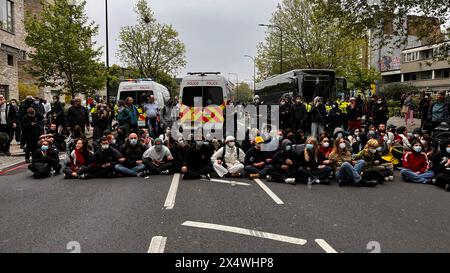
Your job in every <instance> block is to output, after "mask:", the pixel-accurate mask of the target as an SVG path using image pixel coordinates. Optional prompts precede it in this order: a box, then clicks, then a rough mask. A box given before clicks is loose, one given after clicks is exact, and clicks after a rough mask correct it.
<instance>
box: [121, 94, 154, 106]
mask: <svg viewBox="0 0 450 273" xmlns="http://www.w3.org/2000/svg"><path fill="white" fill-rule="evenodd" d="M150 95H154V93H153V91H150V90H140V91H122V92H120V97H119V100H123V101H125V100H126V99H127V98H132V99H133V104H134V105H137V106H141V105H143V104H144V103H146V102H147V97H148V96H150Z"/></svg>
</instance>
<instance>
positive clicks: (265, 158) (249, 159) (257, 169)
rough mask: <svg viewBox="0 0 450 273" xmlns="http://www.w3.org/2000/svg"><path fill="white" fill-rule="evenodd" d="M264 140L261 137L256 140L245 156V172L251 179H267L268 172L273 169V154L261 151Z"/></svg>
mask: <svg viewBox="0 0 450 273" xmlns="http://www.w3.org/2000/svg"><path fill="white" fill-rule="evenodd" d="M263 143H264V139H263V138H262V137H260V136H258V137H256V138H255V144H254V146H253V147H252V148H250V149H249V150H248V152H247V154H246V155H245V165H246V166H245V169H244V170H245V172H246V173H247V174H248V175H249V177H250V179H256V178H260V177H261V178H262V177H266V175H267V171H268V170H270V169H273V165H272V163H273V159H272V154H271V153H270V152H267V151H262V150H261V144H263Z"/></svg>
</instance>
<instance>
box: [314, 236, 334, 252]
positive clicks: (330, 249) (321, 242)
mask: <svg viewBox="0 0 450 273" xmlns="http://www.w3.org/2000/svg"><path fill="white" fill-rule="evenodd" d="M315 241H316V243H317V244H318V245H319V246H320V247H321V248H322V249H323V250H325V252H326V253H338V252H337V251H336V250H335V249H334V248H333V247H332V246H330V244H328V243H327V242H326V241H325V240H324V239H316V240H315Z"/></svg>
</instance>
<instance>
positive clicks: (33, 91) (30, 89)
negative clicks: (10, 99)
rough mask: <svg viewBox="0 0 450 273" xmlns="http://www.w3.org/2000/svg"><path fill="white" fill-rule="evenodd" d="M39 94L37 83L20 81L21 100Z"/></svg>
mask: <svg viewBox="0 0 450 273" xmlns="http://www.w3.org/2000/svg"><path fill="white" fill-rule="evenodd" d="M38 95H39V87H38V86H37V85H35V84H24V83H19V100H20V101H23V100H24V99H25V98H26V97H27V96H33V97H37V96H38Z"/></svg>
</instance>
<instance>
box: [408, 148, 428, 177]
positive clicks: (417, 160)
mask: <svg viewBox="0 0 450 273" xmlns="http://www.w3.org/2000/svg"><path fill="white" fill-rule="evenodd" d="M403 167H404V168H406V169H410V170H411V171H413V172H415V173H416V172H419V173H425V172H427V171H428V170H429V168H430V164H429V162H428V157H427V155H426V154H425V153H420V154H418V153H415V152H407V153H405V154H404V155H403Z"/></svg>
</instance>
